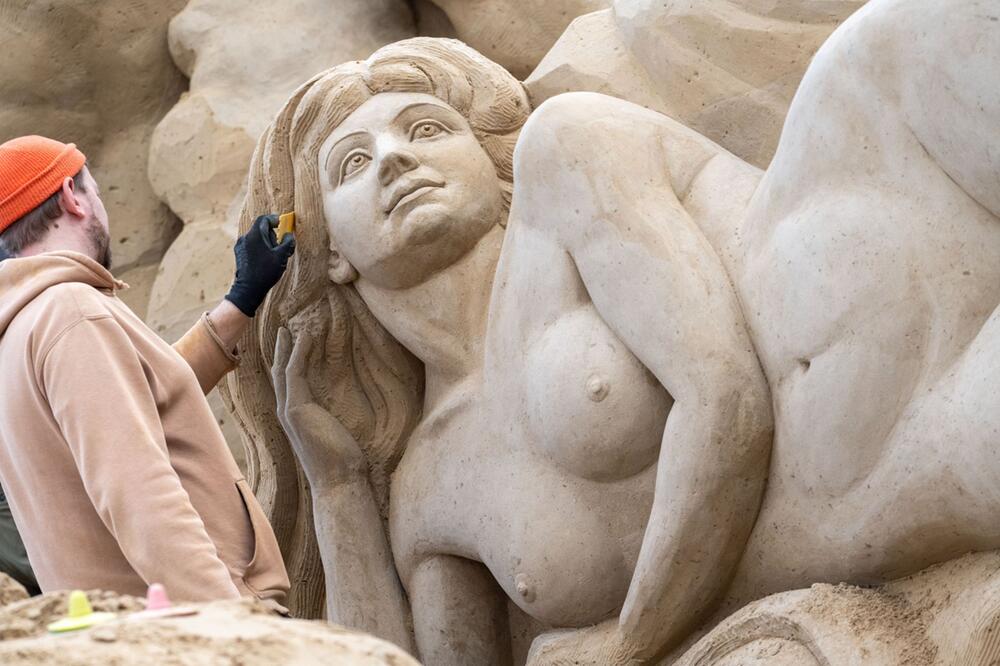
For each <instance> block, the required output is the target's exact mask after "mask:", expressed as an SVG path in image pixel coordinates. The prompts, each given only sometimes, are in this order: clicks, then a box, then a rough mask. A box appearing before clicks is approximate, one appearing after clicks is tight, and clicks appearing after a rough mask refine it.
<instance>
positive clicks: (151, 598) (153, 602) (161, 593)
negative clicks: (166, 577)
mask: <svg viewBox="0 0 1000 666" xmlns="http://www.w3.org/2000/svg"><path fill="white" fill-rule="evenodd" d="M171 605H172V604H171V603H170V597H168V596H167V588H165V587H163V586H162V585H160V584H159V583H153V584H152V585H150V586H149V589H148V590H147V591H146V610H148V611H154V610H164V609H166V608H170V606H171Z"/></svg>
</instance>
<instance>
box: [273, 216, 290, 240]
mask: <svg viewBox="0 0 1000 666" xmlns="http://www.w3.org/2000/svg"><path fill="white" fill-rule="evenodd" d="M291 233H295V212H294V211H293V212H291V213H285V214H283V215H281V216H280V217H279V218H278V230H277V231H276V232H275V234H274V235H275V236H276V237H277V238H278V242H279V243H280V242H281V239H282V238H284V237H285V234H291Z"/></svg>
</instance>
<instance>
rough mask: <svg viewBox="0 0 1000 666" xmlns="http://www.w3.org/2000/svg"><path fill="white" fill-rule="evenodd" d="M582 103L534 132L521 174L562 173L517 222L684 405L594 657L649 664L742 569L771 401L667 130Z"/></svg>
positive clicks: (545, 114) (536, 121)
mask: <svg viewBox="0 0 1000 666" xmlns="http://www.w3.org/2000/svg"><path fill="white" fill-rule="evenodd" d="M574 97H575V98H576V100H575V101H576V103H575V104H572V103H568V102H563V103H561V104H559V103H557V104H556V105H552V102H549V103H548V105H550V106H549V108H546V106H545V105H543V107H541V109H540V110H539V111H537V112H536V113H538V114H540V115H539V116H536V117H533V118H532V120H530V121H529V124H528V126H526V128H525V131H524V134H522V138H521V143H520V144H519V146H518V155H517V160H518V161H517V163H516V166H515V169H517V168H518V167H521V166H523V167H524V168H523V169H522V171H521V175H525V174H526V173H530V172H531V171H532V170H533V167H532V166H530V165H532V164H534V165H546V166H549V167H550V169H551V170H549V171H548V172H547V173H545V174H539V175H538V178H540V179H543V182H545V184H546V191H545V192H540V191H539V192H535V191H533V187H532V186H530V185H528V186H527V188H526V196H524V197H520V194H518V195H516V196H515V202H514V207H515V210H514V211H512V217H515V218H516V219H517V220H519V221H523V223H524V224H526V225H532V226H536V227H538V228H539V229H540V230H543V231H545V232H546V233H549V234H554V235H555V236H556V239H557V242H558V243H559V244H560V245H561V246H562V247H563V248H565V249H566V251H567V252H568V253H569V254H570V256H571V257H572V259H573V261H574V262H575V264H576V267H577V269H578V271H579V274H580V277H581V278H582V281H583V284H584V286H585V287H586V290H587V292H588V294H589V295H590V297H591V299H592V301H593V303H594V305H595V306H596V308H597V310H598V312H599V313H600V315H601V317H602V318H603V319H604V320H605V322H606V323H607V324H608V325H609V326H610V327H611V328H612V330H614V332H615V333H616V334H617V335H618V336H619V337H620V338H621V339H622V340H623V341H624V343H625V344H626V345H627V346H628V347H629V349H630V350H631V351H632V353H633V354H635V355H636V357H638V358H639V360H640V361H642V362H643V364H644V365H645V366H646V367H647V368H649V370H650V371H651V372H652V373H653V374H654V375H655V376H656V377H657V379H658V380H659V381H660V382H661V384H662V385H663V386H664V387H665V388H666V389H667V390H668V391H669V392H670V394H671V395H672V397H673V398H674V405H673V408H672V410H671V412H670V414H669V417H668V418H667V423H666V428H665V432H664V433H663V441H662V444H661V449H660V456H659V461H658V463H657V475H656V486H655V493H654V500H653V507H652V511H651V515H650V518H649V523H648V526H647V528H646V532H645V535H644V539H643V542H642V546H641V549H640V554H639V559H638V563H637V565H636V569H635V573H634V577H633V580H632V582H631V585H630V588H629V592H628V596H627V598H626V601H625V604H624V607H623V609H622V612H621V616H620V618H619V620H618V623H617V626H616V627H614V628H613V629H612V630H611V632H610V634H607V633H606V634H605V635H604V637H603V638H602V639H601V640H600V641H599V642H600V645H599V647H597V648H595V649H596V650H597V651H598V652H599V656H600V659H601V660H602V663H635V661H633V660H637V661H638V662H639V663H646V662H647V661H649V660H652V659H654V658H655V657H657V656H659V655H661V654H662V653H663V652H664V651H665V650H666V649H668V648H669V646H670V645H671V644H672V643H673V642H676V641H677V640H680V639H681V638H683V636H684V635H685V632H687V631H688V630H689V629H690V627H691V626H692V624H693V623H695V622H696V621H697V620H698V619H700V618H701V616H702V615H703V614H704V612H705V611H706V610H707V609H709V608H710V607H711V606H712V604H713V603H714V602H715V600H716V599H717V597H718V596H719V594H720V593H721V592H722V590H723V589H724V587H725V585H726V584H727V583H728V581H729V579H730V576H731V575H732V571H733V568H734V566H735V564H736V563H737V562H738V560H739V557H740V556H741V554H742V551H743V548H744V545H745V543H746V540H747V538H748V536H749V534H750V531H751V529H752V528H753V525H754V520H755V517H756V514H757V510H758V507H759V505H760V501H761V497H762V493H763V488H764V482H765V478H766V474H767V468H768V459H769V452H770V442H771V430H772V415H771V404H770V397H769V392H768V388H767V384H766V382H765V379H764V377H763V373H762V371H761V369H760V366H759V364H758V361H757V358H756V355H755V352H754V350H753V346H752V344H751V341H750V338H749V335H748V332H747V329H746V324H745V322H744V318H743V315H742V313H741V310H740V305H739V303H738V301H737V297H736V294H735V292H734V289H733V287H732V285H731V284H730V281H729V279H728V277H727V274H726V271H725V268H724V267H723V265H722V263H721V261H720V260H719V258H718V256H717V255H716V253H715V251H714V250H713V248H712V246H711V245H710V244H709V242H708V240H707V239H706V238H705V236H704V235H703V234H702V233H701V231H700V229H699V228H698V226H697V225H696V224H695V222H694V221H693V220H692V219H691V217H690V216H689V215H688V213H687V211H685V209H684V207H683V206H682V204H681V202H680V201H679V200H678V198H677V196H676V195H675V193H674V191H675V186H674V184H673V183H672V181H671V178H670V174H669V168H670V167H668V164H670V161H669V159H668V154H667V152H666V151H668V150H669V146H670V143H671V142H670V136H669V127H668V126H662V127H661V126H658V120H657V119H658V117H657V116H654V115H653V114H649V113H648V112H646V111H645V110H641V109H638V107H633V106H631V105H622V104H621V103H619V102H617V101H614V107H615V108H614V113H613V115H612V114H607V115H604V116H601V115H598V117H597V119H595V117H594V112H595V110H597V111H600V109H601V105H603V104H609V102H603V101H602V100H605V99H608V98H601V97H596V96H587V97H584V96H574ZM580 97H584V100H583V101H586V102H589V103H588V104H583V102H581V101H580ZM557 99H558V98H557ZM619 106H620V107H621V108H619ZM581 109H583V110H584V111H583V112H581ZM584 116H585V117H584ZM633 116H634V117H633ZM539 125H541V126H539ZM553 152H554V153H556V154H558V155H560V157H557V158H554V159H553V157H552V153H553ZM515 173H518V172H517V171H515ZM525 180H531V178H530V177H527V178H525ZM518 185H520V182H519V183H518ZM515 191H516V192H517V190H516V189H515ZM545 196H548V197H549V201H547V202H543V200H542V198H544V197H545ZM554 196H555V197H560V201H561V205H558V206H554V205H553V204H554V203H555V202H554V201H552V198H553V197H554ZM519 197H520V198H519ZM539 197H542V198H539ZM562 197H565V198H564V199H563V198H562ZM569 202H571V203H569ZM545 204H547V205H545ZM562 204H567V205H562ZM554 211H558V212H554ZM532 216H535V217H534V219H533V217H532ZM542 216H547V217H549V220H548V221H543V218H542ZM556 217H558V218H559V221H553V220H555V219H556ZM573 640H575V641H576V642H577V645H578V646H580V645H583V644H584V643H586V641H583V642H581V640H580V638H579V637H578V638H576V639H573ZM574 649H584V648H582V647H578V648H574ZM592 656H593V655H592Z"/></svg>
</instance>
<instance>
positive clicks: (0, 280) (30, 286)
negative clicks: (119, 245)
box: [0, 250, 127, 337]
mask: <svg viewBox="0 0 1000 666" xmlns="http://www.w3.org/2000/svg"><path fill="white" fill-rule="evenodd" d="M65 282H82V283H83V284H87V285H90V286H91V287H94V288H96V289H111V290H112V291H116V290H118V289H124V288H126V287H127V285H126V284H125V283H124V282H122V281H121V280H116V279H115V277H114V276H113V275H112V274H111V272H110V271H108V270H107V269H106V268H104V266H101V265H100V264H99V263H97V262H96V261H94V260H93V259H91V258H90V257H88V256H86V255H83V254H80V253H78V252H70V251H68V250H67V251H60V252H46V253H45V254H39V255H35V256H33V257H24V258H21V259H5V260H3V261H0V337H3V335H4V333H6V332H7V327H8V326H10V323H11V322H12V321H14V318H15V317H16V316H17V315H18V313H19V312H20V311H21V310H22V309H24V307H25V306H26V305H27V304H28V303H30V302H31V301H33V300H35V298H37V297H38V295H39V294H41V293H42V292H43V291H45V290H46V289H48V288H49V287H54V286H55V285H57V284H63V283H65Z"/></svg>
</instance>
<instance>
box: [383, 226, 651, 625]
mask: <svg viewBox="0 0 1000 666" xmlns="http://www.w3.org/2000/svg"><path fill="white" fill-rule="evenodd" d="M524 235H527V234H526V232H522V231H521V230H518V229H510V230H508V232H507V237H506V239H505V240H504V244H505V247H507V248H509V249H508V250H507V253H508V254H507V256H508V257H509V260H510V261H509V263H508V264H505V265H504V266H503V267H502V268H501V270H500V271H499V272H498V274H497V278H496V279H497V280H499V281H502V282H503V283H504V284H506V286H507V289H504V290H499V294H498V295H497V296H495V298H494V299H493V301H492V303H491V310H492V312H494V313H496V314H497V316H498V317H499V318H500V319H505V318H506V317H507V316H508V315H510V314H515V316H517V324H516V326H515V325H511V326H499V327H497V330H496V331H492V332H491V334H490V335H489V336H487V339H486V349H485V353H486V358H487V362H486V367H485V368H484V369H483V372H482V374H481V375H480V376H478V377H477V380H478V381H477V382H476V383H474V384H471V385H462V386H460V387H458V388H457V390H456V392H455V395H454V396H449V399H448V400H447V401H446V406H444V407H442V408H441V409H440V410H438V411H436V412H433V413H431V414H428V415H427V416H426V417H425V419H424V422H423V423H422V424H421V426H420V428H419V429H418V430H417V431H416V432H415V433H414V436H413V437H412V439H411V443H410V446H409V447H408V448H407V452H406V454H405V456H404V458H403V460H402V461H401V463H400V466H399V468H398V470H397V474H396V478H395V480H394V485H393V495H392V497H393V512H392V534H393V543H394V547H395V548H396V552H397V557H398V558H399V563H400V567H401V570H402V571H404V572H405V571H410V570H411V569H412V567H413V566H414V565H415V564H416V563H418V562H419V561H420V560H421V559H422V558H426V557H429V556H433V555H437V554H440V553H442V552H444V553H451V554H455V555H460V556H463V557H467V558H470V559H473V560H476V561H480V562H483V563H484V564H485V565H486V566H487V567H488V568H489V570H490V572H491V573H492V574H493V576H494V577H495V579H496V580H497V582H498V583H499V584H500V585H501V586H502V587H503V589H504V591H505V592H506V593H507V595H508V596H509V597H510V598H511V599H512V600H514V602H515V603H517V604H518V605H519V606H520V607H521V608H522V609H524V610H525V611H526V612H527V613H528V614H530V615H532V616H534V617H536V618H538V619H539V620H541V621H543V622H545V623H546V624H550V625H552V626H585V625H587V624H594V623H596V622H599V621H601V620H604V619H606V618H607V617H609V616H611V615H613V614H614V613H616V612H617V610H618V609H619V608H620V607H621V604H622V602H623V601H624V598H625V593H626V592H627V590H628V585H629V581H630V580H631V577H632V573H633V569H634V566H635V561H636V558H637V556H638V550H639V545H640V543H641V539H642V532H643V530H644V528H645V523H646V520H647V519H648V516H649V510H650V505H651V502H652V492H653V482H654V478H653V474H654V467H655V463H656V459H657V457H658V454H659V449H660V439H661V437H662V434H663V428H664V423H665V421H666V417H667V413H668V411H669V408H670V404H671V400H670V397H669V395H668V394H667V392H666V391H665V390H664V389H663V387H662V386H660V384H659V383H658V382H657V381H656V379H655V378H654V377H653V376H652V375H651V374H650V373H649V371H648V370H646V368H645V367H643V366H642V365H641V363H639V361H638V360H637V359H636V358H635V357H634V356H633V355H632V353H631V352H630V351H629V350H628V349H627V348H626V347H625V345H624V344H623V343H622V342H621V340H619V339H618V338H617V336H616V335H615V334H614V333H613V332H612V331H611V330H610V329H609V328H608V326H607V324H605V323H604V321H603V320H602V319H601V318H600V316H599V315H598V313H597V312H596V311H595V309H594V307H593V305H592V304H591V302H590V299H589V298H588V297H587V294H586V292H585V291H584V290H583V289H582V288H581V285H580V283H579V277H578V276H577V274H576V270H575V268H574V267H573V266H572V265H571V264H570V263H569V262H568V261H566V259H565V257H564V256H561V255H562V253H561V252H559V250H558V248H557V247H555V246H554V245H552V244H551V243H548V245H549V247H546V244H547V243H546V241H545V240H544V238H534V239H530V240H528V239H525V238H524V237H523V236H524ZM526 241H527V242H529V243H531V247H532V251H531V252H530V253H524V254H520V253H517V252H514V251H513V248H514V247H515V246H517V245H518V244H520V243H523V242H526ZM543 272H544V273H545V274H546V276H547V277H546V280H545V282H544V284H542V285H540V284H538V282H537V281H536V280H533V279H531V276H537V275H539V274H541V273H543ZM525 299H527V300H525ZM524 302H532V303H535V304H536V306H542V307H533V308H522V307H518V303H524ZM518 310H519V311H520V315H516V312H515V311H518ZM623 414H624V415H630V416H629V418H622V415H623ZM429 470H433V472H430V471H429Z"/></svg>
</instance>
